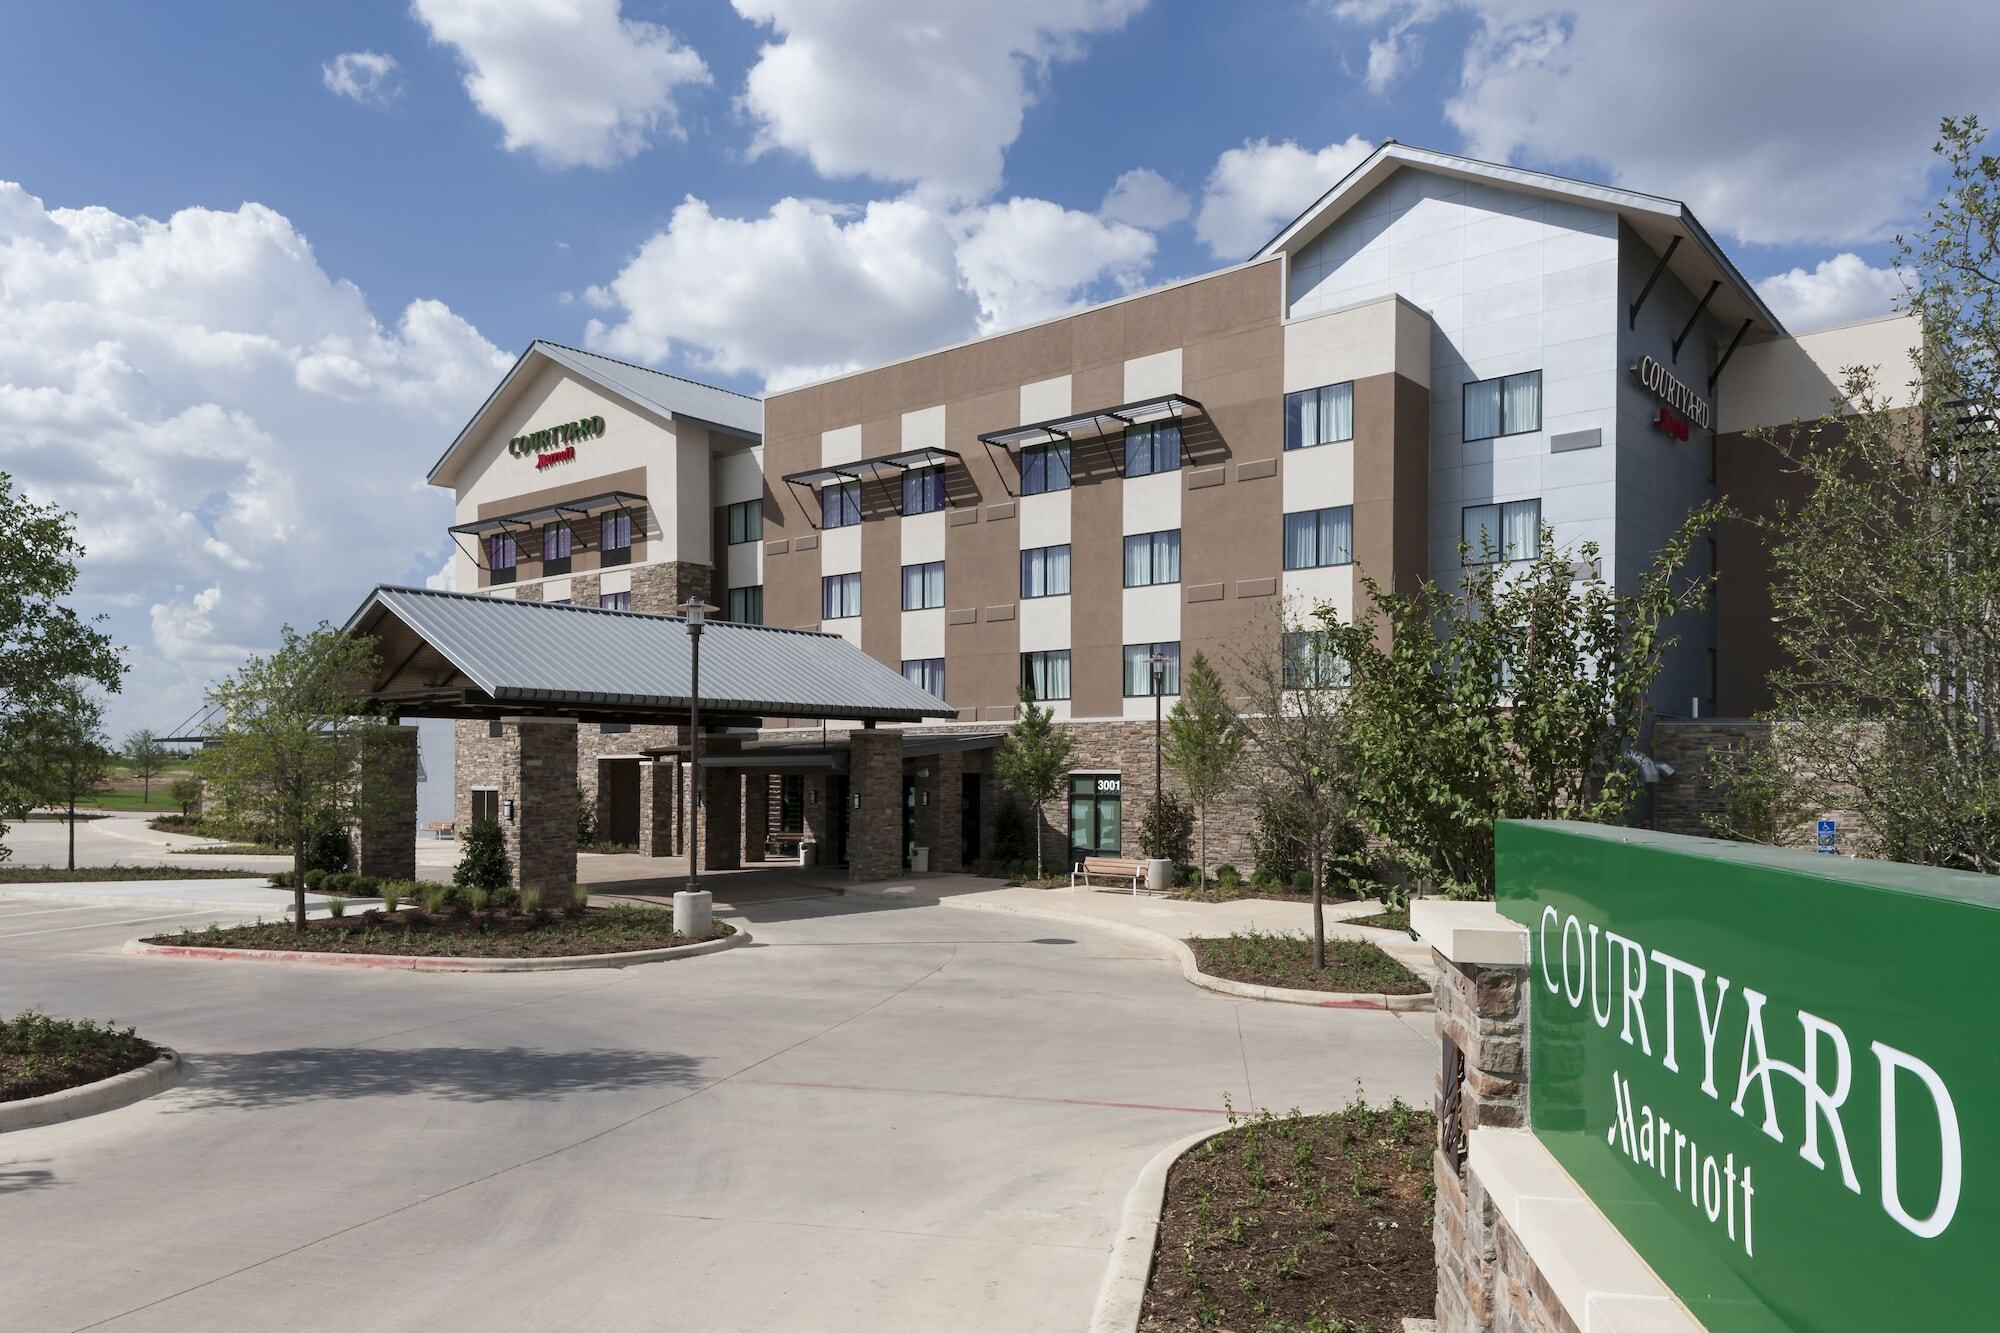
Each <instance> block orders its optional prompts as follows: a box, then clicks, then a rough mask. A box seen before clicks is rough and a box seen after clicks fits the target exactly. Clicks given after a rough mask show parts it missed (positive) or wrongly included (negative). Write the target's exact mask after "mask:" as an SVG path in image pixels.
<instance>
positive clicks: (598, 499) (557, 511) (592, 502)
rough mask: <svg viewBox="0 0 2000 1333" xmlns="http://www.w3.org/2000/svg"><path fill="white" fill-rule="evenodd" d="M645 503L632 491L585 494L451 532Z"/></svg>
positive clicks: (477, 533)
mask: <svg viewBox="0 0 2000 1333" xmlns="http://www.w3.org/2000/svg"><path fill="white" fill-rule="evenodd" d="M644 503H646V497H645V496H643V495H638V494H635V493H634V492H632V491H606V492H604V493H603V494H602V495H586V496H584V497H583V498H582V499H580V500H564V501H563V502H562V503H560V504H549V505H542V506H540V507H539V508H536V509H523V510H519V511H518V512H516V513H512V514H495V515H493V517H491V518H482V519H475V520H474V521H473V522H471V523H459V524H456V525H454V526H453V527H452V528H451V529H450V531H452V532H462V533H464V534H465V535H466V536H468V537H481V536H484V535H485V534H487V533H489V532H501V531H504V530H508V529H512V528H532V527H534V526H535V525H536V524H538V523H547V522H549V521H550V520H552V519H558V518H589V517H591V516H592V515H593V514H601V513H603V512H605V511H606V510H612V509H632V508H635V507H637V506H639V505H642V504H644Z"/></svg>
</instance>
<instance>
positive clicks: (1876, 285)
mask: <svg viewBox="0 0 2000 1333" xmlns="http://www.w3.org/2000/svg"><path fill="white" fill-rule="evenodd" d="M1757 294H1758V295H1759V296H1762V297H1763V298H1764V300H1765V303H1766V304H1768V305H1769V306H1770V307H1771V309H1772V310H1773V311H1774V312H1775V313H1776V314H1777V316H1778V318H1779V319H1781V320H1783V321H1784V322H1785V327H1786V328H1788V329H1790V330H1791V331H1792V332H1793V333H1809V332H1811V331H1812V330H1814V329H1824V328H1828V327H1830V326H1832V325H1835V324H1847V323H1851V322H1853V321H1854V320H1857V319H1871V318H1873V317H1875V316H1877V315H1886V314H1888V313H1889V312H1890V311H1891V310H1893V309H1894V308H1895V305H1896V302H1897V300H1898V299H1900V298H1901V297H1902V296H1903V295H1904V288H1903V277H1902V275H1901V274H1900V273H1898V272H1897V271H1896V269H1895V268H1893V267H1890V268H1875V267H1873V266H1871V265H1870V264H1868V263H1866V262H1865V261H1864V260H1863V259H1862V258H1861V257H1860V256H1859V255H1856V254H1852V253H1843V254H1838V255H1835V256H1834V257H1833V258H1831V259H1822V260H1821V261H1820V262H1819V263H1818V264H1817V265H1815V266H1814V267H1813V268H1811V269H1810V270H1808V269H1804V268H1795V269H1791V270H1789V271H1787V272H1784V273H1777V274H1773V275H1772V276H1770V277H1768V278H1765V279H1764V280H1763V281H1761V282H1759V283H1758V284H1757Z"/></svg>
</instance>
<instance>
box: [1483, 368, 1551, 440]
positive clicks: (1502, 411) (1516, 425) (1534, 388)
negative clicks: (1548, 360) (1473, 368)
mask: <svg viewBox="0 0 2000 1333" xmlns="http://www.w3.org/2000/svg"><path fill="white" fill-rule="evenodd" d="M1541 428H1542V372H1541V371H1539V370H1529V371H1523V372H1522V373H1521V374H1519V375H1504V376H1502V377H1501V378H1499V379H1495V380H1474V381H1472V382H1471V383H1470V384H1467V385H1466V386H1465V428H1464V437H1465V438H1466V439H1468V440H1490V439H1492V438H1493V437H1494V436H1496V435H1519V434H1521V433H1522V432H1523V431H1530V430H1540V429H1541Z"/></svg>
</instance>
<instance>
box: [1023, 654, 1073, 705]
mask: <svg viewBox="0 0 2000 1333" xmlns="http://www.w3.org/2000/svg"><path fill="white" fill-rule="evenodd" d="M1021 684H1023V685H1025V686H1026V687H1027V689H1028V693H1029V694H1030V695H1032V696H1033V697H1034V699H1035V700H1036V702H1038V703H1039V702H1040V701H1042V700H1045V699H1067V698H1069V649H1067V648H1063V649H1059V650H1057V651H1055V652H1047V653H1022V654H1021Z"/></svg>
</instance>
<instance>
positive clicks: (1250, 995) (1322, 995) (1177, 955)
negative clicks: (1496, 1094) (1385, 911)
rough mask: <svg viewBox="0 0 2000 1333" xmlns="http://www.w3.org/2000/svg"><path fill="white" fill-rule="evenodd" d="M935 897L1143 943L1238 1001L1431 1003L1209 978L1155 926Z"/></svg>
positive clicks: (1372, 1005) (1325, 1005) (1361, 1005)
mask: <svg viewBox="0 0 2000 1333" xmlns="http://www.w3.org/2000/svg"><path fill="white" fill-rule="evenodd" d="M935 901H936V902H937V903H938V904H939V905H940V906H944V907H957V908H961V909H963V910H965V911H968V912H998V913H1000V914H1002V915H1004V916H1024V917H1032V918H1034V919H1035V920H1038V921H1060V922H1063V923H1065V924H1076V923H1079V922H1080V923H1082V924H1083V925H1087V926H1096V927H1098V928H1099V929H1102V930H1108V931H1111V932H1112V933H1114V934H1117V935H1122V936H1124V937H1125V938H1126V939H1129V940H1132V941H1134V942H1136V943H1139V944H1144V945H1147V946H1149V947H1150V948H1152V950H1153V951H1154V952H1155V953H1159V954H1164V955H1166V956H1168V957H1170V958H1172V959H1174V960H1175V961H1176V962H1178V963H1179V964H1180V967H1181V975H1182V976H1183V977H1185V978H1187V979H1188V981H1190V982H1192V983H1193V984H1195V985H1197V986H1200V987H1201V988H1202V989H1203V990H1212V991H1215V992H1216V993H1218V994H1221V995H1233V996H1235V997H1236V998H1237V999H1240V1000H1271V1001H1275V1002H1276V1003H1279V1004H1306V1005H1311V1006H1313V1007H1314V1008H1316V1009H1384V1010H1389V1011H1391V1012H1398V1013H1411V1012H1416V1011H1419V1010H1424V1009H1429V1008H1431V1007H1432V998H1431V997H1432V993H1431V992H1430V991H1420V992H1418V993H1417V994H1415V995H1379V994H1372V993H1369V992H1366V991H1354V992H1350V991H1313V990H1290V989H1287V988H1285V987H1282V986H1259V985H1255V984H1253V983H1251V982H1247V981H1230V980H1228V979H1227V978H1225V977H1217V976H1211V975H1210V974H1208V973H1206V972H1204V971H1202V970H1201V965H1200V964H1199V963H1197V962H1196V961H1195V956H1194V950H1193V949H1190V948H1188V947H1187V945H1186V944H1185V943H1184V942H1182V941H1181V940H1178V939H1176V938H1175V937H1173V936H1172V935H1163V934H1161V933H1160V932H1159V931H1157V930H1148V929H1147V928H1146V927H1144V926H1134V925H1130V924H1128V923H1126V922H1123V921H1105V920H1103V919H1102V918H1099V917H1091V916H1079V915H1077V914H1075V913H1071V912H1050V911H1046V910H1043V909H1041V908H1034V907H1017V906H1015V905H1013V904H1012V903H972V902H961V901H958V900H956V899H952V898H940V899H936V900H935ZM1419 975H1421V974H1419Z"/></svg>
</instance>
